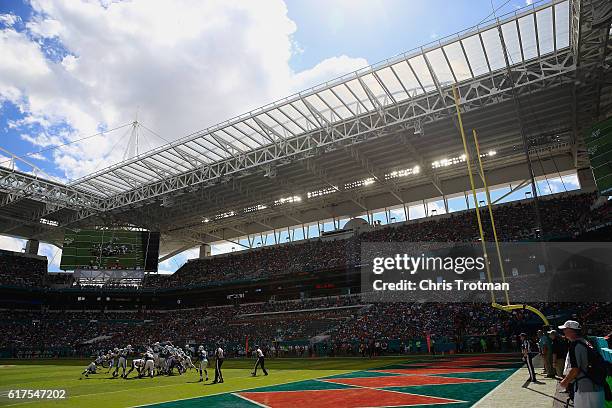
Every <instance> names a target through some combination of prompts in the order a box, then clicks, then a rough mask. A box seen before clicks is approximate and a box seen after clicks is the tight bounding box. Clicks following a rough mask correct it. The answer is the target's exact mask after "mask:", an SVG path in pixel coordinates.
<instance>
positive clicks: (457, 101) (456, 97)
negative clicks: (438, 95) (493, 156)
mask: <svg viewBox="0 0 612 408" xmlns="http://www.w3.org/2000/svg"><path fill="white" fill-rule="evenodd" d="M452 89H453V98H454V100H455V108H456V110H457V122H458V127H459V133H460V134H461V140H462V142H463V150H464V153H465V163H466V167H467V170H468V176H469V179H470V188H471V190H472V196H473V198H474V206H475V210H476V220H477V222H478V232H479V234H480V242H481V244H482V250H483V254H484V258H485V267H486V270H487V277H488V280H489V282H490V283H492V282H493V278H492V276H491V268H490V265H489V256H488V253H487V247H486V244H485V239H484V230H483V227H482V219H481V217H480V206H479V205H478V197H477V195H476V186H475V184H474V175H473V174H472V166H471V163H470V152H469V150H468V146H467V139H466V137H465V131H464V129H463V121H462V119H461V109H460V99H459V91H458V90H457V86H456V84H453V86H452ZM473 136H474V142H475V143H476V151H477V154H476V155H477V156H478V163H479V165H480V175H481V177H482V182H483V184H484V186H485V192H486V196H487V203H488V204H487V205H488V207H489V215H490V217H491V223H492V227H493V234H494V237H495V243H496V248H497V251H498V252H497V254H498V257H499V261H500V266H501V262H503V261H502V259H501V251H500V250H499V244H498V240H497V233H496V231H495V224H494V220H493V211H492V209H491V200H490V193H489V189H488V185H487V183H486V180H485V175H484V170H483V167H482V160H481V158H480V148H479V145H478V138H477V135H476V131H473ZM501 267H502V277H503V279H504V282H505V276H504V275H503V266H501ZM505 295H506V302H507V304H506V305H501V304H499V303H497V302H496V300H495V295H494V293H493V289H491V306H492V307H494V308H496V309H499V310H503V311H505V312H511V311H513V310H520V309H522V310H529V311H531V312H533V313H534V314H536V315H537V316H538V317H539V318H540V319H542V322H543V323H544V326H550V323H549V321H548V319H547V318H546V316H544V313H542V312H541V311H539V310H538V309H536V308H535V307H533V306H529V305H527V304H522V305H511V304H510V299H509V296H508V291H505Z"/></svg>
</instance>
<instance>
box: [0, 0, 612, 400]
mask: <svg viewBox="0 0 612 408" xmlns="http://www.w3.org/2000/svg"><path fill="white" fill-rule="evenodd" d="M528 3H529V4H528V6H526V7H522V8H520V9H518V10H514V11H512V12H510V13H507V14H503V15H502V14H496V11H495V10H493V14H492V15H490V16H489V18H487V19H485V20H483V21H482V22H481V23H480V24H478V25H477V26H475V27H469V28H466V29H464V30H463V31H460V32H458V33H456V34H452V35H449V36H446V37H444V38H440V39H436V40H435V41H434V42H431V43H429V44H426V45H423V46H419V47H417V48H414V49H412V50H410V51H406V52H405V53H402V54H399V55H396V56H393V57H390V58H389V59H387V60H384V61H381V62H379V63H377V64H374V65H371V66H367V67H365V68H362V69H360V70H357V71H354V72H351V73H349V74H346V75H344V76H341V77H337V78H328V79H327V82H325V83H322V84H320V85H317V86H314V87H312V88H310V89H306V90H303V91H301V92H298V93H295V94H293V95H290V96H287V97H285V98H283V99H280V100H276V101H274V102H270V103H268V104H267V105H265V106H262V107H260V108H258V109H255V110H252V111H249V112H247V113H244V114H241V115H238V116H235V117H233V118H231V119H227V118H226V117H219V118H217V119H218V120H217V121H218V122H219V123H218V124H217V125H214V126H210V127H208V128H206V129H202V130H200V131H198V132H195V133H191V134H188V135H186V136H181V137H180V138H178V139H175V140H171V141H168V143H165V142H164V143H163V144H161V145H159V146H157V147H155V148H153V149H150V150H148V149H144V150H140V148H139V144H140V145H141V146H144V143H143V138H145V137H146V135H147V134H148V135H149V136H151V134H155V131H154V130H152V129H150V128H148V127H147V125H146V124H144V123H141V122H140V121H139V120H134V121H133V122H130V123H128V124H126V125H123V126H120V128H121V129H123V131H125V132H126V133H125V135H126V136H125V138H124V139H122V140H123V143H124V145H125V150H126V154H125V155H124V157H123V159H122V160H120V161H118V162H117V163H114V164H110V165H108V166H102V167H101V168H97V169H95V170H94V171H91V172H89V173H88V174H87V175H84V176H82V177H79V178H77V179H74V180H70V181H62V180H57V179H56V178H53V177H50V176H47V174H46V172H45V171H44V170H43V169H41V168H39V167H38V166H37V165H35V164H33V163H32V160H31V159H30V157H29V156H28V155H23V154H16V153H11V152H10V151H9V147H8V146H9V144H8V143H9V142H8V141H7V142H6V145H5V144H4V139H3V140H2V142H0V148H1V150H2V152H3V155H6V157H7V159H5V160H3V161H2V162H1V163H0V234H2V235H3V236H8V237H14V238H18V239H20V240H24V242H26V244H25V248H24V249H23V250H22V251H11V250H5V249H2V250H0V331H1V333H2V337H1V343H0V406H7V407H8V406H24V407H27V406H36V407H47V406H58V407H64V406H65V407H84V406H87V407H98V406H99V407H102V406H105V407H136V406H138V407H141V406H147V407H178V408H181V407H194V406H208V407H217V406H218V407H245V408H248V407H257V406H260V407H271V408H276V407H287V406H290V407H306V406H307V407H328V406H329V407H332V406H333V407H338V408H339V407H411V406H420V407H429V406H434V405H435V406H443V407H470V406H479V407H510V406H512V407H562V406H575V407H577V408H580V407H604V406H611V405H610V404H612V402H611V401H609V400H606V397H607V396H606V395H605V391H606V387H609V385H612V374H611V372H610V366H611V364H612V347H611V345H610V335H611V334H612V269H611V268H612V244H610V242H611V238H612V211H611V206H610V201H609V197H610V194H612V167H611V165H610V163H611V160H612V39H611V37H612V28H611V24H612V4H611V3H610V2H609V1H606V0H550V1H548V0H545V1H540V2H534V3H533V4H531V2H528ZM0 21H1V20H0ZM0 64H2V63H1V62H0ZM1 84H2V82H1V80H0V85H1ZM1 90H2V88H1V86H0V91H1ZM247 96H248V95H247ZM1 102H2V94H1V93H0V103H1ZM0 106H1V105H0ZM143 108H144V107H143ZM2 113H3V111H2V110H0V114H2ZM221 121H222V122H221ZM112 131H114V130H105V131H102V132H101V133H100V134H98V135H97V136H98V137H102V136H104V134H105V133H111V132H112ZM100 135H102V136H100ZM61 148H70V146H53V147H52V149H61ZM37 153H39V152H37ZM0 159H2V158H0ZM43 244H44V245H47V244H50V245H53V246H55V247H57V248H59V249H61V260H58V262H59V268H60V269H61V271H60V272H57V271H55V272H51V271H49V269H50V265H51V263H53V262H54V261H56V260H55V259H51V257H47V256H43V255H40V253H41V252H40V250H39V249H40V246H41V245H43ZM220 245H221V246H223V247H224V248H225V249H226V250H225V251H223V253H218V252H219V251H217V253H215V248H218V247H219V246H220ZM194 248H197V256H195V257H194V258H192V259H189V260H187V261H186V262H185V263H184V264H182V265H180V266H179V267H178V268H177V270H176V271H174V272H173V273H171V274H168V273H162V272H163V271H162V270H161V268H160V265H161V264H163V263H164V262H167V261H168V260H171V259H173V258H174V257H175V256H177V255H178V254H181V253H184V252H185V251H188V250H191V251H193V249H194ZM430 260H431V262H429V261H430ZM389 288H394V289H389ZM578 343H580V344H582V345H584V348H581V347H580V346H577V345H576V344H578ZM580 350H582V351H580ZM587 357H588V358H587ZM583 367H584V370H583ZM593 367H599V368H601V369H602V370H604V371H605V370H607V371H605V372H603V374H602V373H599V372H596V370H595V368H593ZM592 368H593V371H591V369H592ZM260 370H261V371H260ZM581 370H582V371H581ZM578 380H583V381H578ZM579 383H580V384H584V383H587V385H588V384H590V387H591V388H588V387H585V386H584V385H580V384H579ZM606 384H608V386H606ZM605 404H607V405H605Z"/></svg>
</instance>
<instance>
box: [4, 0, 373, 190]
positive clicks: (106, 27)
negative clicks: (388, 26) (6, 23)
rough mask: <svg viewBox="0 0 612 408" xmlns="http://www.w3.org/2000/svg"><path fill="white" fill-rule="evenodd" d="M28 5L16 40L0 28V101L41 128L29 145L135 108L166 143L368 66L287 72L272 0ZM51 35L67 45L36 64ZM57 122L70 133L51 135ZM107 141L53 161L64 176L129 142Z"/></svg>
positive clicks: (356, 63)
mask: <svg viewBox="0 0 612 408" xmlns="http://www.w3.org/2000/svg"><path fill="white" fill-rule="evenodd" d="M32 6H33V8H34V17H33V18H32V19H31V20H30V21H28V22H27V31H26V32H18V31H16V30H15V29H13V28H10V27H9V28H5V29H4V30H0V55H2V58H1V59H0V101H2V100H9V101H11V102H13V103H15V104H16V105H17V106H18V107H19V108H20V109H21V110H22V111H23V112H24V114H25V115H26V119H25V120H24V121H22V122H18V123H15V124H14V125H15V126H17V127H18V128H19V127H22V128H23V129H22V130H23V131H28V130H29V129H30V128H29V126H30V125H32V124H39V125H40V126H41V127H42V132H36V134H29V136H27V137H23V138H24V140H27V141H29V142H30V143H33V144H34V145H35V146H36V147H46V146H49V145H52V144H56V143H57V142H58V141H61V142H66V141H70V140H74V139H76V138H78V137H83V136H86V135H89V134H92V133H95V132H96V131H97V130H98V129H99V128H100V126H106V127H107V128H111V127H114V126H116V125H118V124H122V123H127V122H130V121H132V120H133V119H134V117H135V115H136V111H138V112H139V120H140V121H142V122H143V123H144V124H145V125H147V126H148V127H150V128H152V129H154V130H155V131H157V132H158V133H159V134H161V135H162V136H163V137H164V138H166V139H168V140H174V139H177V138H179V137H181V136H183V135H185V134H187V133H190V132H192V131H195V130H199V129H203V128H205V127H207V126H211V125H213V124H216V123H218V122H221V121H223V120H226V119H228V118H230V117H232V116H234V115H237V114H241V113H244V112H245V111H247V110H249V109H252V108H256V107H258V106H261V105H264V104H266V103H268V102H270V101H272V100H275V99H277V98H281V97H284V96H286V95H288V94H290V93H293V92H295V91H297V90H300V89H301V88H303V87H305V86H311V85H313V84H315V83H317V82H320V81H322V80H329V79H330V78H332V77H335V76H338V75H340V74H343V73H346V72H350V71H353V70H355V69H357V68H360V67H362V66H364V65H367V62H366V61H365V60H364V59H361V58H350V57H347V56H340V57H334V58H330V59H328V60H325V61H322V62H321V63H320V64H318V65H316V66H315V67H314V68H312V69H310V70H307V71H305V72H300V73H294V72H292V70H291V69H290V67H289V60H290V58H291V56H292V55H293V54H292V53H294V52H301V51H300V50H301V49H300V48H299V46H297V45H296V44H295V43H294V42H293V39H292V34H293V33H294V32H295V30H296V26H295V24H294V23H293V21H292V20H291V19H289V17H288V16H287V7H286V5H285V3H284V2H282V1H281V0H270V1H266V2H244V1H237V0H236V1H222V0H216V1H208V2H202V1H197V0H182V1H180V2H176V1H163V0H160V1H147V0H134V1H130V2H111V3H107V4H102V5H101V4H99V3H96V2H85V1H73V0H36V1H34V2H33V3H32ZM49 38H53V39H54V41H56V42H59V43H61V44H62V45H63V47H64V48H65V50H63V51H62V52H60V53H59V54H62V55H63V54H65V55H64V56H63V57H62V58H59V60H58V61H52V60H50V59H48V58H46V57H45V55H46V54H45V51H46V52H47V54H48V52H49V47H47V48H45V47H44V42H45V41H48V39H49ZM54 55H55V56H57V55H58V52H55V53H54ZM66 124H67V125H68V128H69V129H72V130H73V131H66V130H65V129H66V127H65V126H64V127H63V130H62V131H61V132H59V131H58V130H57V129H58V125H66ZM115 133H119V134H110V135H108V136H103V137H96V138H93V139H88V140H87V142H84V143H76V144H73V145H70V146H68V147H64V148H62V149H59V150H56V151H54V153H53V160H54V162H55V164H56V166H57V167H58V169H59V170H60V172H62V173H64V174H63V175H65V176H66V177H68V178H70V179H72V178H76V177H79V176H82V175H84V174H87V173H89V172H91V171H93V170H95V169H99V168H102V167H105V166H107V165H109V164H112V163H113V162H116V161H119V160H120V159H121V158H122V157H123V152H124V150H125V146H126V143H127V142H126V141H119V140H118V139H119V138H120V137H121V136H122V131H118V132H115ZM58 139H59V140H58ZM147 139H148V143H144V142H143V143H142V144H141V145H144V146H145V148H147V149H148V148H151V147H153V146H154V145H159V144H162V143H163V142H162V141H161V140H158V139H156V138H154V137H151V136H150V135H149V137H148V138H147ZM113 146H116V147H115V148H113Z"/></svg>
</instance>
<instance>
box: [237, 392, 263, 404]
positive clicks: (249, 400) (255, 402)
mask: <svg viewBox="0 0 612 408" xmlns="http://www.w3.org/2000/svg"><path fill="white" fill-rule="evenodd" d="M231 394H232V395H233V396H235V397H238V398H242V399H243V400H245V401H248V402H250V403H251V404H255V405H258V406H260V407H263V408H270V407H269V406H267V405H265V404H262V403H261V402H257V401H253V400H252V399H250V398H247V397H243V396H242V395H240V394H236V393H235V392H232V393H231Z"/></svg>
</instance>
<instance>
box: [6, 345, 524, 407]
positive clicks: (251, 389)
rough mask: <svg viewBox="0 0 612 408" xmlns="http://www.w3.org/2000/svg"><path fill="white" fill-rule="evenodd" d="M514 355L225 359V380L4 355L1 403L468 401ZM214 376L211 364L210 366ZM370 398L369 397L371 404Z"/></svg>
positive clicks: (489, 385) (496, 378)
mask: <svg viewBox="0 0 612 408" xmlns="http://www.w3.org/2000/svg"><path fill="white" fill-rule="evenodd" d="M517 360H518V359H517V357H516V356H512V355H491V354H489V355H482V356H478V355H469V356H468V355H464V356H456V357H452V358H451V357H448V356H447V357H437V358H431V357H429V356H414V357H406V356H404V357H384V358H376V359H361V358H320V359H308V358H304V359H276V360H274V359H270V360H269V361H266V368H267V369H268V371H269V372H270V375H269V376H267V377H266V376H263V375H262V374H261V373H258V376H257V377H252V376H251V375H250V372H251V369H252V365H253V361H252V360H227V361H226V362H225V364H224V366H223V375H224V379H225V382H224V383H223V384H210V381H209V382H207V383H206V382H205V383H200V382H198V380H199V375H198V374H197V372H196V371H195V370H190V371H188V372H187V373H186V374H184V375H174V376H170V377H167V376H162V377H155V378H153V379H151V378H142V379H137V378H135V376H134V375H135V372H133V373H132V378H130V379H127V380H124V379H121V378H112V377H111V375H110V374H106V370H107V369H106V368H103V369H102V370H101V371H99V374H94V375H90V376H89V378H85V377H83V379H81V380H80V379H79V376H80V373H81V372H82V371H83V369H84V367H85V366H86V364H87V362H85V361H82V362H79V361H29V362H22V361H19V362H16V361H4V362H0V406H7V407H8V406H17V407H20V406H21V407H88V408H97V407H105V408H108V407H131V406H141V405H151V404H154V405H155V406H157V407H160V408H161V407H164V408H170V407H172V408H187V407H195V406H210V407H213V406H224V407H257V406H269V407H272V408H275V407H283V406H290V407H292V408H297V407H299V406H302V405H306V406H312V407H324V406H331V407H335V408H340V407H343V406H347V407H348V406H411V405H419V406H420V407H423V406H428V405H434V404H435V405H436V406H440V405H445V404H449V405H448V406H449V407H451V406H452V407H464V406H466V407H467V406H471V405H472V404H473V403H474V402H476V401H478V400H479V399H481V398H482V397H483V396H484V395H486V394H487V393H488V392H489V391H490V390H492V389H493V388H495V387H496V386H497V385H499V384H501V383H502V382H503V381H504V380H505V379H506V378H508V377H509V376H510V375H511V374H512V373H513V372H514V371H515V370H516V368H517V367H518V365H519V364H517V363H516V362H517ZM208 372H209V377H210V379H211V380H212V378H213V377H214V369H209V370H208ZM43 389H44V390H49V389H54V390H60V389H63V390H66V398H65V399H62V400H42V399H15V398H13V399H10V398H8V391H9V390H43ZM366 402H367V403H366Z"/></svg>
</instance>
